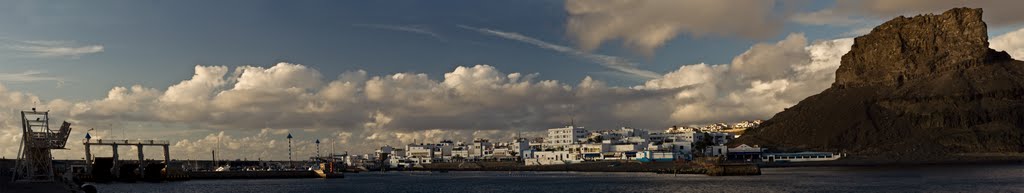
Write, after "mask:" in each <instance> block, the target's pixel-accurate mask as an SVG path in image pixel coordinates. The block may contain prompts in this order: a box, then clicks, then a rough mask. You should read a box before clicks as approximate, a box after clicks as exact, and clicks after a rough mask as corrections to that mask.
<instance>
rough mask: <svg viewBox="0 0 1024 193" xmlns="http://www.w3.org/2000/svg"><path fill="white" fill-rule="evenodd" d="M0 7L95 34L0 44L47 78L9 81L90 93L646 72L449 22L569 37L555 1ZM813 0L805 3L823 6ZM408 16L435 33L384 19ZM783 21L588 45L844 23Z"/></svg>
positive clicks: (719, 48)
mask: <svg viewBox="0 0 1024 193" xmlns="http://www.w3.org/2000/svg"><path fill="white" fill-rule="evenodd" d="M4 4H6V5H4V6H0V26H7V27H4V28H3V30H0V37H2V38H5V39H8V40H16V41H41V40H45V41H73V42H75V43H77V44H79V45H102V46H103V48H104V49H103V51H102V52H99V53H95V54H86V55H82V56H80V57H75V58H68V57H57V58H53V57H31V56H24V55H23V53H7V54H0V62H2V63H0V67H2V68H3V69H5V70H4V71H5V72H8V73H17V72H24V71H39V72H45V73H46V74H48V75H50V76H55V77H59V78H60V79H63V81H64V83H63V85H64V86H62V87H61V88H56V86H55V85H56V83H55V82H48V81H38V82H28V83H24V82H22V83H6V84H7V86H8V87H11V88H14V89H17V90H31V91H32V92H34V93H37V94H39V95H40V96H41V97H42V98H44V99H54V98H67V99H79V100H81V99H94V98H101V97H103V96H105V95H106V92H107V90H109V89H110V88H112V87H114V86H131V85H133V84H142V85H146V86H150V87H156V88H161V87H166V86H170V85H172V84H174V83H177V82H178V81H180V80H182V79H183V78H186V77H189V76H190V75H191V74H192V73H193V72H192V68H193V67H194V66H195V65H197V64H202V65H227V66H238V65H257V66H270V65H273V64H274V63H277V62H290V63H299V64H303V65H307V66H310V67H313V68H316V69H318V70H320V71H321V72H322V73H323V74H325V76H327V77H331V76H334V75H337V74H340V73H341V72H344V71H351V70H359V69H362V70H366V71H368V72H369V73H370V74H392V73H397V72H422V73H428V74H429V75H431V76H434V77H437V76H440V75H441V74H443V73H444V72H449V71H451V70H452V69H454V68H455V67H456V66H467V65H475V64H489V65H492V66H496V67H498V69H500V70H502V71H504V72H524V73H540V78H541V79H554V80H560V81H564V82H578V81H579V80H582V79H583V78H584V77H585V76H593V77H595V78H598V79H601V80H604V81H607V82H609V83H610V84H612V85H621V86H631V85H636V84H639V83H642V82H643V81H644V79H642V78H636V77H628V76H622V75H617V74H615V73H609V72H610V71H609V70H608V69H606V68H603V67H601V66H600V65H597V64H594V62H591V61H587V60H582V59H579V58H575V57H573V56H570V55H565V54H560V53H557V52H553V51H550V50H545V49H540V48H538V47H536V46H532V45H529V44H524V43H522V42H517V41H511V40H508V39H502V38H498V37H494V36H487V35H484V34H480V33H476V32H474V31H470V30H466V29H462V28H459V27H457V25H467V26H473V27H479V28H487V29H494V30H500V31H505V32H513V33H519V34H523V35H525V36H529V37H533V38H536V39H539V40H543V41H547V42H550V43H553V44H558V45H565V46H572V45H573V41H572V40H571V39H569V38H567V37H566V33H565V27H564V25H565V23H566V20H567V18H566V17H567V16H566V15H567V14H566V13H565V11H564V8H563V2H561V1H548V0H535V1H429V2H427V1H308V2H307V1H302V2H281V1H129V2H124V1H8V2H6V3H4ZM821 4H822V5H810V6H807V7H805V9H817V8H820V7H824V6H826V5H825V3H821ZM382 26H401V27H413V28H418V29H422V30H424V31H429V32H430V33H433V34H436V35H433V36H432V35H428V34H424V33H414V32H408V31H401V30H395V29H389V28H385V27H382ZM786 26H787V27H786V28H785V29H783V30H782V31H781V32H779V33H776V35H775V36H772V37H768V38H760V39H756V38H735V37H719V36H714V35H710V36H703V37H690V36H680V37H677V38H675V39H673V40H671V42H669V43H667V44H666V45H665V46H664V47H663V48H661V49H659V50H657V53H656V54H655V55H653V56H652V57H645V56H642V55H640V54H637V53H636V52H631V51H630V50H628V49H625V48H623V47H621V46H618V45H617V44H616V43H614V42H612V43H607V44H605V45H604V46H602V47H601V48H600V49H598V50H595V51H594V52H593V53H599V54H605V55H612V56H619V57H623V58H626V59H628V60H630V61H633V62H636V63H639V64H640V68H641V69H646V70H650V71H654V72H658V73H666V72H669V71H672V70H675V69H677V68H678V67H679V66H680V65H684V64H694V63H699V62H706V63H712V64H719V63H728V62H729V60H731V59H732V57H734V56H735V55H737V54H739V53H741V52H743V51H744V50H746V49H747V48H748V47H749V46H750V45H751V44H753V43H756V42H760V41H776V40H778V39H781V38H783V37H785V35H786V34H788V33H789V32H803V33H806V35H807V36H808V37H809V38H811V39H826V38H834V37H836V36H837V35H836V34H839V33H841V32H842V31H843V30H847V29H836V28H834V27H828V26H824V27H822V26H810V27H808V26H797V25H793V24H787V25H786Z"/></svg>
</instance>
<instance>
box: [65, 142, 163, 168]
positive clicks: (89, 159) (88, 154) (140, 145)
mask: <svg viewBox="0 0 1024 193" xmlns="http://www.w3.org/2000/svg"><path fill="white" fill-rule="evenodd" d="M82 144H83V145H85V161H86V172H87V173H90V174H92V173H93V155H92V146H93V145H109V146H110V147H111V148H113V153H112V155H111V158H113V160H114V165H113V167H112V168H111V171H110V173H111V174H114V175H115V176H114V177H117V178H120V177H122V176H118V175H119V174H120V173H121V172H120V171H121V168H120V165H121V164H118V162H119V161H120V160H121V159H120V156H119V155H118V153H117V148H118V147H119V146H122V145H134V146H135V147H136V149H137V150H138V153H139V166H138V167H139V174H140V175H143V174H145V169H146V166H145V164H143V163H144V162H145V160H146V157H145V154H144V153H143V149H144V148H145V147H146V146H161V147H163V150H164V164H170V163H171V154H170V151H169V150H170V142H168V141H163V140H127V139H113V140H111V139H97V140H91V139H86V140H85V141H83V142H82ZM165 175H166V174H165ZM138 177H144V176H138ZM164 177H166V176H164Z"/></svg>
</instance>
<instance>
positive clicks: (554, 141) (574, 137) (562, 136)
mask: <svg viewBox="0 0 1024 193" xmlns="http://www.w3.org/2000/svg"><path fill="white" fill-rule="evenodd" d="M589 135H590V133H589V132H587V130H586V129H583V127H576V126H566V127H560V128H553V129H548V137H547V138H545V139H544V142H545V145H546V146H548V147H545V148H558V147H562V148H564V147H565V146H567V145H571V144H579V143H581V142H584V141H586V140H587V137H588V136H589Z"/></svg>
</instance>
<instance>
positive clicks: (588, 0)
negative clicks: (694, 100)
mask: <svg viewBox="0 0 1024 193" xmlns="http://www.w3.org/2000/svg"><path fill="white" fill-rule="evenodd" d="M775 5H776V2H775V1H772V0H766V1H762V0H752V1H738V2H737V1H717V0H673V1H645V0H566V1H565V10H566V12H567V13H568V14H569V18H568V22H567V24H566V33H567V34H568V36H569V37H571V38H573V39H575V40H576V42H577V44H578V46H579V47H580V48H581V49H582V50H584V51H591V50H594V49H596V48H598V47H599V46H601V44H602V43H604V42H606V41H609V40H622V42H623V44H624V46H626V47H628V48H632V49H633V50H635V51H638V52H640V53H642V54H644V55H647V56H651V55H653V54H654V50H655V49H656V48H658V47H661V46H662V45H664V44H665V43H666V42H668V41H669V40H672V39H673V38H675V37H676V36H677V35H679V34H687V35H692V36H696V37H700V36H706V35H717V36H741V37H751V38H764V37H769V36H772V35H775V34H777V33H778V30H779V28H780V27H781V24H782V22H781V16H779V15H776V14H775V13H773V10H774V8H775Z"/></svg>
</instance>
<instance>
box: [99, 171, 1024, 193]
mask: <svg viewBox="0 0 1024 193" xmlns="http://www.w3.org/2000/svg"><path fill="white" fill-rule="evenodd" d="M763 173H764V175H761V176H727V177H709V176H703V175H678V176H676V175H672V174H652V173H579V172H511V173H509V172H449V173H432V172H388V173H379V172H376V173H374V172H370V173H359V174H348V175H347V176H346V178H344V179H272V180H193V181H185V182H170V183H113V184H99V185H98V187H99V189H100V192H102V193H108V192H162V193H176V192H189V193H191V192H218V193H221V192H223V193H230V192H529V193H545V192H616V193H625V192H1024V165H987V166H927V167H835V168H823V167H815V168H766V169H764V170H763Z"/></svg>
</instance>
